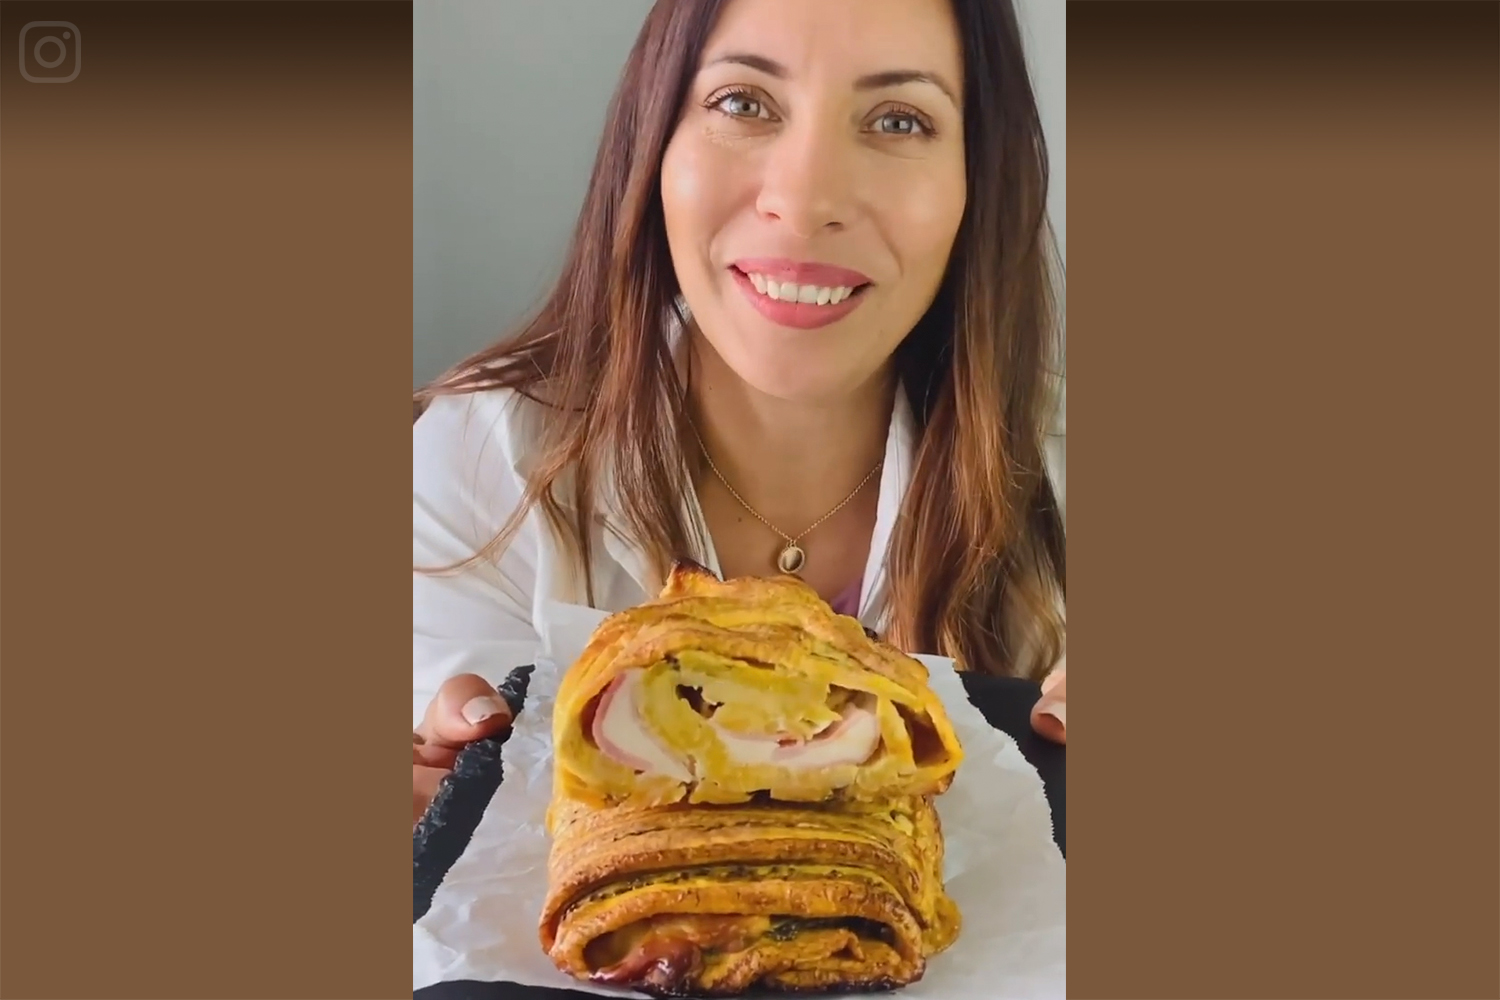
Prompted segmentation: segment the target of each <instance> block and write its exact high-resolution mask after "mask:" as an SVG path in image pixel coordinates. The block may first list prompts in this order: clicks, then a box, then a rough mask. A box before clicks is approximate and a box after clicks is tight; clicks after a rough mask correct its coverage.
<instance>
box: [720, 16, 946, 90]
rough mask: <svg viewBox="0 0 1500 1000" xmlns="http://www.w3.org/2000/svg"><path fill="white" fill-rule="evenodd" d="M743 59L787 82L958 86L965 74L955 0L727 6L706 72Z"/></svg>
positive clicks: (721, 17) (721, 18)
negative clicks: (921, 78)
mask: <svg viewBox="0 0 1500 1000" xmlns="http://www.w3.org/2000/svg"><path fill="white" fill-rule="evenodd" d="M744 56H749V57H751V58H752V59H760V60H764V61H766V62H768V63H770V64H771V65H772V66H774V67H775V68H776V69H777V70H779V71H780V72H779V73H775V74H773V75H786V76H787V77H788V78H801V77H811V76H817V77H820V78H828V79H829V80H832V79H834V78H845V77H846V78H847V79H848V80H849V81H850V82H852V81H854V80H856V79H859V78H864V77H869V76H871V75H873V74H881V73H890V72H895V71H911V72H918V73H929V74H931V75H934V76H936V77H938V78H939V79H942V80H945V81H948V82H949V83H950V84H951V85H952V86H955V87H956V86H959V85H960V80H961V78H962V74H963V55H962V49H961V47H960V43H959V37H958V25H957V23H956V21H955V20H954V16H953V7H952V3H951V0H728V2H727V3H726V4H725V5H724V10H723V12H722V13H721V14H720V16H719V20H718V23H717V24H715V26H714V29H713V31H712V33H711V34H710V35H709V38H708V41H707V44H706V45H705V47H704V50H703V59H702V62H701V64H700V67H707V66H709V65H712V64H714V63H718V62H722V61H724V60H726V59H730V60H732V61H737V62H745V60H744V59H742V58H736V57H744Z"/></svg>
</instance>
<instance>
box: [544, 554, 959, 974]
mask: <svg viewBox="0 0 1500 1000" xmlns="http://www.w3.org/2000/svg"><path fill="white" fill-rule="evenodd" d="M632 672H633V673H632ZM606 689H608V691H607V692H606ZM620 705H623V706H624V708H623V709H621V708H618V707H614V708H612V707H611V706H620ZM601 706H602V707H601ZM611 711H620V712H622V713H623V714H622V715H619V716H617V715H612V714H608V713H609V712H611ZM601 712H602V713H604V714H601ZM597 720H606V721H604V722H600V723H598V725H597V726H596V721H597ZM622 720H624V721H622ZM622 725H623V726H624V728H623V729H622V728H621V726H622ZM553 726H554V732H553V735H554V756H555V781H554V785H553V801H552V805H551V808H550V810H549V812H548V817H547V826H548V831H549V832H550V833H551V835H552V848H551V853H550V856H549V859H548V883H549V891H548V897H547V900H546V902H545V904H544V909H543V913H542V914H541V915H540V922H539V927H538V931H539V937H540V939H541V943H542V947H543V949H544V950H545V951H546V952H547V954H548V955H549V956H550V957H551V959H552V961H553V962H554V963H555V964H556V965H557V967H558V968H559V969H561V970H563V971H564V972H567V973H568V974H570V975H572V976H575V977H577V978H579V979H583V980H593V981H597V982H601V983H608V984H611V985H615V986H625V987H630V988H634V989H637V990H642V991H645V992H648V993H652V994H656V995H659V996H735V995H739V994H741V993H743V992H745V991H747V990H750V989H752V988H760V989H768V990H773V991H780V992H788V993H830V992H848V991H853V990H860V989H872V990H889V989H892V988H896V987H899V986H902V985H905V984H909V983H912V982H915V981H916V980H917V979H920V978H921V977H922V975H923V973H924V972H925V970H926V963H927V960H928V959H929V958H930V957H931V956H933V955H935V954H937V953H939V952H941V951H943V950H944V949H945V948H947V947H948V946H949V945H951V944H952V942H953V941H954V939H955V938H956V937H957V934H958V931H959V920H960V917H959V912H958V908H957V907H956V906H955V905H954V904H953V901H952V900H951V899H950V898H949V897H948V896H947V894H946V893H945V891H944V887H943V883H942V872H943V837H942V830H941V826H940V823H939V821H938V816H937V810H936V809H935V808H934V806H933V796H935V795H937V794H939V793H941V792H942V791H943V790H945V789H946V788H947V787H948V784H949V782H950V781H951V780H952V778H953V773H954V771H955V770H956V768H957V766H958V764H959V762H960V760H961V759H962V750H961V748H960V747H959V745H958V740H957V737H956V735H955V733H954V731H953V727H952V725H951V723H950V722H949V720H948V718H947V716H946V713H944V711H943V706H942V705H941V703H940V702H939V701H938V699H937V698H936V696H935V695H934V694H933V692H932V691H931V689H930V687H929V686H928V677H927V671H926V669H925V668H924V667H923V666H922V665H921V664H920V663H919V662H917V661H916V660H913V659H911V658H910V657H906V656H904V655H903V654H901V653H900V652H898V651H896V650H895V649H893V648H892V647H890V646H888V645H885V644H883V643H880V642H879V641H878V640H874V639H872V638H871V637H869V636H868V635H867V634H866V633H865V631H864V629H863V628H862V627H861V626H860V625H859V623H858V622H857V621H856V620H855V619H853V618H846V617H843V616H840V615H836V614H834V613H833V611H832V610H831V609H830V608H829V607H828V606H827V605H826V604H825V603H824V602H823V601H822V600H821V599H820V598H818V596H817V594H816V593H815V592H813V591H812V590H811V589H810V588H808V587H807V586H806V585H804V584H803V583H802V582H801V581H799V580H797V579H795V578H792V577H785V578H778V579H773V580H755V579H751V580H733V581H729V582H727V583H726V582H723V581H720V580H719V579H717V578H716V577H715V576H714V575H713V574H712V573H710V572H708V571H707V570H706V569H704V568H702V567H701V566H696V565H692V564H679V566H678V567H677V568H676V569H675V570H674V571H673V573H672V574H671V577H670V579H669V580H668V581H667V584H666V586H665V587H664V588H663V590H662V592H661V595H660V596H659V597H658V598H657V599H656V600H655V601H652V602H650V603H649V604H646V605H643V606H641V607H638V608H633V609H631V610H629V611H626V612H622V613H620V614H617V615H612V616H611V617H610V618H609V619H607V620H606V621H605V622H604V623H603V624H602V625H601V626H600V627H599V628H598V630H597V631H596V632H595V633H594V635H593V637H592V639H591V641H590V643H589V645H588V647H587V649H586V650H585V651H584V653H583V655H582V656H580V657H579V659H578V660H577V661H576V662H575V663H574V665H573V666H572V668H571V669H570V670H569V671H568V673H567V674H566V675H565V676H564V678H563V682H562V684H561V687H560V689H559V691H558V695H557V700H556V704H555V707H554V720H553ZM632 727H633V728H632ZM823 733H828V734H831V738H830V741H829V742H827V743H823V744H821V745H817V744H816V741H817V740H818V739H820V738H821V737H820V735H819V734H823ZM850 733H854V734H855V735H854V736H853V737H850V736H849V734H850ZM596 735H597V738H598V740H599V741H600V742H601V743H604V744H605V745H606V746H608V747H609V748H610V750H609V753H608V754H606V753H604V752H602V751H601V750H600V748H599V746H597V745H596V744H595V742H594V740H595V737H596ZM747 741H749V742H747ZM653 742H655V743H656V745H657V747H658V748H660V750H653V748H652V743H653ZM629 747H633V748H634V749H633V750H631V749H625V748H629ZM783 747H790V748H791V749H790V750H789V751H787V752H786V753H783V752H782V751H781V750H780V748H783ZM850 747H854V748H855V749H853V750H850V749H849V748H850ZM871 748H873V751H872V749H871ZM810 749H811V750H813V751H814V756H813V757H803V758H802V760H803V761H804V763H803V765H802V766H801V767H800V768H799V767H797V766H794V765H791V764H785V763H778V762H780V761H785V760H787V759H788V758H789V757H791V758H795V757H796V756H797V755H799V754H804V753H806V752H808V751H809V750H810ZM661 751H664V752H666V753H667V754H668V755H669V758H670V756H674V755H675V756H676V758H677V760H678V761H684V762H687V766H688V769H689V770H690V771H691V772H692V774H693V777H692V779H691V780H685V779H684V778H682V777H681V776H677V777H674V776H673V775H671V774H664V773H659V771H658V769H660V770H671V769H672V767H674V766H675V765H673V764H672V762H671V760H670V759H667V760H666V761H665V762H664V763H658V764H652V763H651V761H652V760H658V761H660V760H662V758H661V757H660V756H659V754H660V752H661ZM653 754H656V755H657V756H655V757H653ZM637 755H639V756H637ZM818 755H822V756H818ZM814 760H815V761H816V763H808V762H809V761H814ZM626 761H634V762H635V763H634V766H632V765H631V764H627V763H626ZM856 761H858V762H857V763H856ZM681 773H682V774H686V773H688V772H687V771H682V772H681Z"/></svg>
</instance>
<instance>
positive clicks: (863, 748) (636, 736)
mask: <svg viewBox="0 0 1500 1000" xmlns="http://www.w3.org/2000/svg"><path fill="white" fill-rule="evenodd" d="M641 678H642V672H641V671H639V670H627V671H625V672H624V673H622V674H620V676H618V677H616V678H615V679H614V680H613V681H612V682H611V683H610V685H609V686H608V687H607V688H605V689H604V693H603V695H602V696H601V698H600V701H599V707H598V710H597V711H596V712H595V713H594V719H593V727H592V730H591V735H592V736H593V738H594V743H595V745H596V746H598V747H599V749H600V750H601V751H602V752H603V753H604V755H605V756H606V757H608V758H610V759H611V760H614V761H616V762H618V763H621V764H624V765H625V766H626V767H629V768H632V769H633V770H636V771H639V772H641V773H643V774H662V775H667V776H668V777H672V778H675V779H677V780H678V781H684V782H691V781H693V780H694V777H695V776H694V775H693V773H692V770H691V769H690V768H689V767H688V765H687V764H686V763H685V762H684V761H683V760H682V759H681V758H680V757H679V756H677V755H676V754H675V753H673V751H672V750H671V749H670V748H669V747H668V746H667V745H666V744H664V743H663V742H662V740H661V739H660V738H659V737H658V736H657V734H656V733H655V732H653V731H652V730H651V729H650V727H648V726H647V725H646V723H645V717H644V715H643V714H642V712H641V706H640V693H641ZM708 724H709V725H710V726H712V727H713V728H714V731H715V733H716V735H717V736H718V738H719V741H720V742H721V743H722V744H723V746H724V749H725V751H726V752H727V753H728V754H729V756H730V757H732V758H733V759H734V760H736V761H738V762H740V763H742V764H752V765H753V764H772V765H776V766H778V767H785V768H790V769H796V770H803V769H808V768H820V767H837V766H841V765H848V764H862V763H864V762H865V761H867V760H869V759H870V757H871V756H872V755H873V754H874V753H875V751H876V749H877V748H878V747H879V746H880V721H879V719H877V718H876V716H875V712H874V710H873V709H872V708H870V707H868V706H866V705H863V704H858V703H854V702H851V703H850V704H848V705H846V706H845V707H844V709H843V711H842V712H841V713H840V715H839V719H838V721H837V722H834V723H833V724H831V725H829V726H827V727H825V728H824V729H823V730H821V731H820V732H818V733H817V734H816V735H814V736H812V737H811V738H810V739H806V740H803V739H796V738H792V737H789V736H750V735H745V734H743V733H736V732H732V731H730V730H727V729H725V728H723V727H722V726H720V725H718V724H717V723H716V722H714V721H713V720H712V719H710V720H709V723H708Z"/></svg>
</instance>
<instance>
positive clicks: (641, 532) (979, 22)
mask: <svg viewBox="0 0 1500 1000" xmlns="http://www.w3.org/2000/svg"><path fill="white" fill-rule="evenodd" d="M724 2H725V0H657V3H656V4H655V6H653V8H652V9H651V12H650V14H649V15H648V16H647V18H646V23H645V25H644V27H643V28H642V29H641V33H640V36H639V37H638V38H637V40H636V43H635V46H634V48H633V49H632V50H631V53H630V56H629V59H628V60H627V62H626V65H625V71H624V75H623V78H622V79H621V81H620V85H619V88H618V89H617V90H616V92H615V95H614V98H613V101H612V102H611V105H610V109H609V113H608V116H607V118H606V125H605V131H604V136H603V140H602V142H601V143H600V147H599V153H598V158H597V159H596V161H595V164H594V170H593V175H592V178H591V179H590V182H589V188H588V194H587V196H586V198H585V200H584V205H583V209H582V212H581V213H580V215H579V218H578V222H577V226H576V228H575V230H574V233H573V239H572V242H571V245H570V246H569V249H568V253H567V257H566V262H565V263H564V265H563V271H562V276H561V278H560V280H559V281H558V283H557V286H556V287H555V289H554V290H553V292H552V293H551V295H550V297H549V298H548V299H547V300H546V302H545V303H544V304H543V305H542V307H541V309H540V311H539V312H538V313H537V315H536V316H535V317H534V318H532V319H531V320H530V321H529V322H528V323H527V324H525V326H524V327H523V328H522V329H521V330H520V332H519V333H518V334H517V335H516V336H515V337H513V338H511V339H508V340H506V341H504V342H502V343H500V344H498V345H496V346H494V347H491V348H488V349H486V350H484V351H482V352H480V353H479V354H477V355H475V356H474V357H472V358H470V359H468V360H467V361H465V362H464V363H462V364H460V365H459V366H457V367H456V368H454V369H453V370H452V371H451V372H449V373H448V374H447V375H444V376H443V377H441V378H440V379H438V380H437V381H436V382H435V383H434V384H432V385H431V386H429V387H428V388H426V389H425V390H423V391H422V392H420V393H418V398H419V401H426V400H429V399H431V398H433V397H434V396H437V395H445V394H457V393H467V392H477V391H483V390H486V389H495V388H509V389H514V390H516V391H517V392H519V393H521V394H522V395H525V396H526V397H528V398H530V399H532V400H535V401H537V402H539V403H541V404H543V406H544V407H545V412H546V413H547V419H546V420H545V421H544V423H545V429H544V432H543V436H544V440H542V441H541V442H539V447H540V451H539V455H540V460H539V462H538V464H537V466H536V468H535V470H534V471H533V472H531V473H530V475H529V482H528V484H527V490H526V493H525V495H524V496H523V498H522V502H521V504H520V506H519V507H518V509H517V510H516V511H514V512H513V513H512V515H511V517H510V519H509V520H508V521H507V523H506V526H505V529H504V530H503V531H501V533H500V534H499V535H498V536H497V537H496V538H495V539H494V540H493V541H492V542H491V543H490V544H489V545H487V546H485V548H484V549H482V550H481V551H480V552H479V553H476V555H475V558H476V559H477V558H484V557H487V556H492V555H493V554H494V553H495V552H496V551H498V550H499V549H501V548H502V547H503V546H504V545H505V544H506V543H507V541H508V539H509V538H510V536H511V534H512V533H513V532H514V530H515V529H516V527H517V526H518V525H519V524H520V523H521V519H522V518H523V517H524V516H525V515H526V514H527V513H528V512H529V511H530V510H532V509H533V508H537V507H539V508H540V509H541V510H542V511H543V513H544V514H545V516H546V517H547V519H548V521H549V522H550V523H551V524H552V526H553V528H554V529H555V530H557V532H558V533H559V535H560V536H561V537H563V538H564V539H567V540H569V541H570V542H571V544H572V546H573V549H574V555H575V556H576V557H577V558H578V559H579V560H580V562H581V564H582V566H583V569H584V571H585V573H586V574H588V567H589V565H590V556H591V552H590V547H591V543H590V532H589V531H588V530H587V527H588V525H589V524H590V523H591V520H592V518H593V516H594V513H595V510H596V500H595V495H596V489H597V487H598V485H599V482H600V479H601V477H602V476H604V475H609V476H612V477H613V481H614V482H613V484H614V486H615V487H616V492H617V494H618V496H619V498H620V505H621V509H620V510H619V511H618V513H619V514H620V516H621V517H622V518H623V520H624V522H625V525H626V527H627V529H628V530H629V531H630V532H631V533H632V535H633V538H634V540H635V542H636V543H637V544H639V545H641V546H642V547H643V548H644V549H645V550H646V552H648V553H649V554H650V556H651V559H652V561H653V565H654V567H655V569H656V572H657V573H658V574H659V575H661V576H663V577H664V576H665V574H666V572H667V571H668V569H669V567H670V565H671V563H672V562H673V560H674V559H675V558H677V557H678V556H680V555H683V554H686V553H688V552H691V551H693V550H694V549H696V548H697V547H698V546H700V545H701V543H702V541H703V540H702V539H701V538H699V537H697V536H696V534H695V529H694V528H693V526H692V525H691V524H690V523H688V521H687V519H686V518H685V517H684V515H683V512H682V510H681V509H680V508H679V507H678V506H677V503H676V500H675V498H677V497H680V496H683V495H685V491H688V490H692V489H693V488H694V487H693V482H692V476H691V473H690V471H689V469H688V466H687V462H686V460H685V458H684V456H685V455H687V454H690V453H691V452H690V451H689V450H688V441H690V440H691V439H690V438H686V439H685V437H684V435H686V434H689V433H690V432H689V431H687V430H686V420H685V419H684V414H685V413H686V405H687V399H686V391H685V389H684V387H683V385H682V383H681V380H680V379H679V377H678V374H677V369H676V367H675V364H674V361H673V357H672V354H671V350H670V344H669V340H668V336H667V327H668V325H669V323H670V322H671V321H672V320H673V319H674V318H675V319H676V320H677V321H681V322H684V323H685V322H686V321H687V317H686V316H683V315H681V312H680V309H679V306H678V287H677V281H676V276H675V273H674V271H673V266H672V259H671V255H670V252H669V250H668V246H667V235H666V227H665V222H664V216H663V212H662V205H661V195H660V178H661V163H662V157H663V155H664V153H665V150H666V148H667V143H668V142H669V140H670V139H671V138H672V133H673V131H674V129H675V128H676V125H677V121H678V118H679V115H680V114H681V109H682V105H683V103H684V101H685V99H686V95H687V90H688V87H689V85H690V83H691V81H692V78H693V76H694V75H695V74H696V72H697V66H698V61H699V58H700V56H701V53H702V48H703V45H704V43H705V41H706V39H707V38H708V35H709V32H710V30H711V29H712V27H713V25H714V22H715V20H716V19H717V17H718V14H719V11H720V9H721V8H722V7H723V4H724ZM952 2H953V10H954V14H955V16H956V19H957V22H958V28H959V37H960V39H961V40H962V46H963V56H964V81H965V82H964V101H963V104H964V118H965V126H964V141H965V145H966V157H967V163H966V172H967V177H968V200H967V206H966V209H965V214H964V218H963V221H962V223H961V225H960V228H959V232H958V236H957V239H956V241H955V244H954V248H953V253H952V256H951V259H950V261H949V264H948V270H947V273H946V275H945V277H944V279H943V283H942V286H941V288H940V290H939V292H938V294H937V297H936V299H935V300H934V302H933V304H932V306H931V307H930V308H929V309H928V311H927V313H926V314H925V315H924V316H923V317H922V319H921V320H920V321H918V323H917V324H916V326H915V327H914V328H913V329H912V331H911V333H910V334H909V335H908V336H907V337H906V339H905V340H904V341H903V342H902V344H901V346H900V347H899V348H898V350H897V352H896V357H895V362H896V367H897V371H898V373H899V376H900V381H901V384H902V386H903V388H904V390H905V392H906V393H907V398H908V399H909V401H910V402H911V406H912V410H913V413H914V415H915V417H916V422H917V426H918V428H919V443H918V446H917V450H916V456H915V465H914V469H913V475H912V481H911V486H910V489H909V491H908V493H907V495H906V498H905V500H904V502H903V506H902V510H901V516H900V518H899V519H898V521H897V525H896V529H895V532H894V534H893V536H892V539H891V547H890V550H889V553H888V562H887V565H888V574H889V595H890V601H889V607H890V609H891V616H890V619H889V621H890V630H889V635H888V638H889V639H890V641H892V642H893V643H895V644H896V645H898V646H900V647H902V648H905V649H907V650H909V651H912V652H929V653H937V654H940V655H944V656H950V657H953V658H954V659H956V660H958V661H959V663H960V664H962V665H963V666H965V667H967V668H973V669H978V670H983V671H985V672H988V673H997V674H1015V673H1024V674H1029V675H1031V676H1038V675H1040V674H1041V673H1043V672H1045V671H1046V670H1047V669H1048V668H1050V666H1051V665H1052V663H1053V662H1054V661H1055V659H1056V657H1057V656H1058V655H1059V653H1060V652H1061V649H1062V642H1063V631H1062V622H1061V615H1060V613H1059V607H1058V605H1059V602H1060V600H1061V599H1062V597H1063V595H1064V594H1065V593H1066V584H1065V580H1066V574H1065V565H1064V563H1065V539H1064V531H1063V525H1062V519H1061V515H1060V512H1059V510H1058V507H1057V503H1056V500H1055V498H1054V495H1053V491H1052V487H1051V483H1050V480H1049V478H1048V476H1047V473H1046V469H1045V465H1044V450H1043V437H1044V434H1045V432H1046V428H1047V425H1048V418H1049V416H1050V414H1051V412H1052V400H1053V396H1052V391H1051V390H1052V387H1053V385H1054V379H1055V376H1056V367H1055V357H1056V349H1057V334H1058V331H1059V323H1058V315H1057V303H1056V297H1055V283H1056V282H1057V281H1059V280H1060V278H1061V269H1060V267H1057V266H1056V264H1057V261H1056V257H1055V254H1054V253H1053V247H1054V245H1053V242H1052V238H1051V232H1050V229H1049V227H1048V224H1047V220H1046V213H1045V206H1046V196H1047V153H1046V146H1045V142H1044V139H1043V136H1042V128H1041V121H1040V118H1039V116H1038V113H1037V108H1036V100H1035V96H1034V94H1033V92H1032V88H1031V81H1030V79H1029V78H1028V75H1027V71H1026V64H1025V59H1024V55H1023V51H1022V44H1021V34H1020V29H1019V26H1018V24H1017V21H1016V15H1015V10H1014V8H1013V7H1012V5H1011V3H1010V0H952ZM565 474H566V475H565ZM565 483H570V485H571V493H572V496H571V498H569V499H570V502H569V503H564V499H565V498H563V497H562V496H560V493H561V491H562V490H564V489H566V488H567V487H566V486H565V485H564V484H565ZM569 508H571V509H569ZM586 580H587V585H588V592H589V595H590V600H592V595H593V580H592V575H591V574H588V575H587V576H586ZM1023 654H1024V655H1023Z"/></svg>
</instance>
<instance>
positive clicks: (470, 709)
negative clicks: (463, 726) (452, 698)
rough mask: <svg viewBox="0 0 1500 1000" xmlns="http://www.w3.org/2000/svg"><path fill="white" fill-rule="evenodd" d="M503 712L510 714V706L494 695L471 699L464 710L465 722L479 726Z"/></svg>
mask: <svg viewBox="0 0 1500 1000" xmlns="http://www.w3.org/2000/svg"><path fill="white" fill-rule="evenodd" d="M501 712H504V713H506V714H507V715H508V714H510V706H509V705H507V704H506V703H505V702H503V701H501V700H500V699H499V698H497V697H495V696H494V695H492V694H486V695H480V696H479V697H478V698H472V699H470V700H469V701H468V702H467V703H466V704H465V705H464V707H463V710H462V714H463V717H464V721H465V722H467V723H468V724H469V725H471V726H477V725H479V724H480V723H481V722H483V721H484V720H485V719H489V718H493V717H494V716H497V715H499V714H500V713H501Z"/></svg>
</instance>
